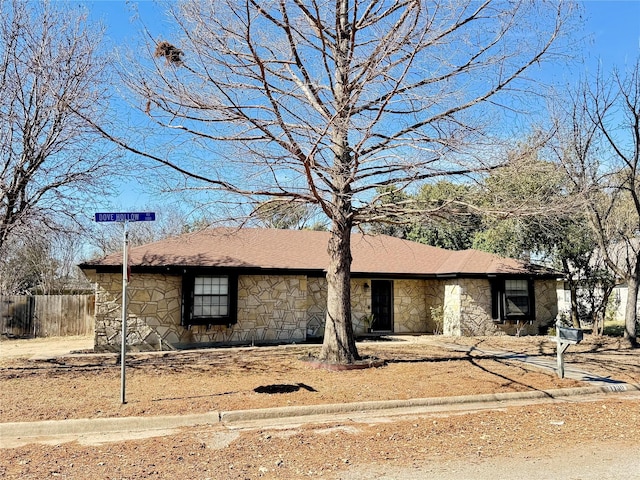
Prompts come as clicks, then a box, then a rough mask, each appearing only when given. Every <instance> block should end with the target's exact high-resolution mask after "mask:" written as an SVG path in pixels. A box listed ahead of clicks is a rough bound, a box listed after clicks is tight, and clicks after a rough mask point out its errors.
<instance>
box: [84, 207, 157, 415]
mask: <svg viewBox="0 0 640 480" xmlns="http://www.w3.org/2000/svg"><path fill="white" fill-rule="evenodd" d="M155 219H156V214H155V213H154V212H133V213H131V212H129V213H96V214H95V220H96V222H119V223H122V225H123V228H122V334H121V336H122V339H121V342H120V343H121V347H120V402H121V403H122V404H125V403H127V401H126V393H125V392H126V374H125V371H126V365H127V362H126V356H127V286H128V285H129V229H128V226H129V222H153V221H154V220H155Z"/></svg>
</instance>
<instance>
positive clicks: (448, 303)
mask: <svg viewBox="0 0 640 480" xmlns="http://www.w3.org/2000/svg"><path fill="white" fill-rule="evenodd" d="M461 310H462V287H461V286H460V285H459V284H458V281H457V280H455V281H451V282H447V283H445V285H444V305H443V312H442V315H443V318H444V327H443V333H444V334H445V335H449V336H452V337H459V336H460V335H462V318H461Z"/></svg>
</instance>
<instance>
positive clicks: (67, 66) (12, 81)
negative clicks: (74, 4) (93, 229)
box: [0, 0, 108, 250]
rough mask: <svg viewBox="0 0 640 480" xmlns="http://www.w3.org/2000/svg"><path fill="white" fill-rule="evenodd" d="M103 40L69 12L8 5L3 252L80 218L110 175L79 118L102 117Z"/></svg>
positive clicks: (1, 128)
mask: <svg viewBox="0 0 640 480" xmlns="http://www.w3.org/2000/svg"><path fill="white" fill-rule="evenodd" d="M100 38H101V34H100V32H99V31H96V30H94V29H90V28H89V26H88V25H87V24H86V21H85V19H84V18H83V17H82V15H80V14H79V12H76V11H73V10H70V9H66V8H64V5H63V4H57V3H54V4H50V3H48V2H45V3H40V2H23V1H20V0H7V1H3V2H0V112H2V113H1V118H2V120H1V121H0V250H1V249H2V247H3V245H5V243H6V242H7V241H8V239H9V237H10V236H11V235H12V234H16V235H17V234H20V233H22V234H25V232H28V228H29V227H30V226H33V225H34V224H36V223H39V224H41V225H46V226H49V227H54V226H56V225H59V224H60V223H61V220H62V219H63V218H64V217H67V216H68V217H71V218H72V217H73V215H74V214H75V213H77V212H78V211H79V210H80V208H81V206H82V204H83V203H84V202H86V201H87V200H88V198H87V196H88V195H90V194H91V193H92V192H95V191H96V185H97V183H96V179H97V176H98V175H99V174H101V173H104V172H105V170H106V168H107V167H108V165H107V164H106V160H107V159H108V157H107V154H106V153H105V150H104V147H105V144H104V142H103V141H101V139H100V138H99V137H98V136H97V135H96V134H95V133H93V132H92V129H90V127H89V125H88V124H87V123H86V122H85V121H84V120H83V119H82V118H81V117H80V116H78V115H77V114H76V112H81V113H82V114H83V115H85V116H87V117H91V118H92V119H93V120H94V121H96V122H99V119H100V117H101V115H102V113H101V110H100V105H101V104H102V100H103V99H104V98H105V97H106V95H105V90H106V85H104V84H103V83H102V82H103V81H104V77H103V75H102V72H103V68H104V62H103V60H101V59H100V57H99V56H98V53H97V48H98V45H99V43H100ZM100 145H101V146H102V150H101V149H100V148H98V147H99V146H100ZM103 184H104V182H103Z"/></svg>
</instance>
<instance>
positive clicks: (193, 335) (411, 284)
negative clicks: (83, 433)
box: [85, 271, 558, 351]
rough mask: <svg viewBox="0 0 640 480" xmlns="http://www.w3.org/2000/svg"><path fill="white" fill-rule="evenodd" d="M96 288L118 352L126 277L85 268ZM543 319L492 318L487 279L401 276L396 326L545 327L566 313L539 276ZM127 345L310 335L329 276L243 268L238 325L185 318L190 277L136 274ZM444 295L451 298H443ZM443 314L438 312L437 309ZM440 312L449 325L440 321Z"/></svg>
mask: <svg viewBox="0 0 640 480" xmlns="http://www.w3.org/2000/svg"><path fill="white" fill-rule="evenodd" d="M85 275H86V276H87V277H88V278H89V280H90V281H91V282H93V283H95V284H96V285H97V288H96V313H95V315H96V330H95V348H96V350H98V351H118V350H119V348H120V343H121V341H120V335H121V328H122V326H121V318H122V300H121V296H122V276H121V274H120V273H117V274H115V273H114V274H97V273H96V272H95V271H85ZM365 284H368V285H371V281H370V280H368V279H354V280H352V289H351V293H352V312H353V313H352V321H353V326H354V332H355V333H356V334H362V333H365V332H366V331H367V327H368V325H367V323H366V321H365V318H366V316H368V315H370V314H371V290H370V288H365ZM535 289H536V292H535V294H536V320H535V321H534V322H532V323H531V324H529V323H526V324H522V325H520V324H515V323H513V322H512V323H509V322H506V323H504V324H496V323H495V322H493V320H492V319H491V289H490V286H489V281H488V280H486V279H448V280H395V281H394V332H395V333H444V334H445V335H453V336H460V335H491V334H495V333H498V332H504V333H508V334H512V335H514V334H519V335H522V334H537V333H539V332H540V330H541V327H542V326H546V325H548V324H550V323H552V322H553V321H554V319H555V318H556V315H557V313H558V308H557V294H556V282H555V281H554V280H539V281H536V282H535ZM128 293H129V305H128V320H127V345H130V346H131V348H132V349H138V350H161V349H170V348H185V347H188V346H196V345H204V344H211V345H215V344H252V343H279V342H282V343H290V342H302V341H305V340H306V339H307V338H313V337H316V338H320V337H322V335H323V333H324V323H325V316H326V302H327V282H326V279H325V278H316V277H311V278H307V277H306V276H303V275H286V276H273V275H255V276H253V275H252V276H247V275H241V276H240V277H239V279H238V323H237V324H235V325H232V326H230V327H227V326H224V325H216V326H212V327H210V328H207V326H205V325H198V326H192V327H191V328H184V327H182V326H181V325H180V319H181V309H182V277H181V276H178V275H161V274H136V275H133V276H132V279H131V282H130V283H129V287H128ZM443 299H444V301H443ZM434 315H435V316H434ZM435 317H439V318H440V319H441V320H442V325H439V324H437V320H438V318H435Z"/></svg>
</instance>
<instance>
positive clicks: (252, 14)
mask: <svg viewBox="0 0 640 480" xmlns="http://www.w3.org/2000/svg"><path fill="white" fill-rule="evenodd" d="M569 12H570V7H569V6H567V5H566V4H565V3H564V2H558V1H553V2H546V1H535V2H533V1H529V0H516V1H509V2H506V1H492V0H486V1H480V2H478V1H476V0H440V1H420V0H401V1H375V0H367V1H363V0H351V1H349V0H334V1H325V0H319V1H308V2H306V1H300V0H292V1H284V0H283V1H278V2H276V1H267V2H258V1H255V0H245V1H235V0H233V1H232V0H226V1H225V0H220V1H186V2H183V3H181V4H179V6H176V7H175V9H174V10H173V18H174V20H175V22H176V24H177V25H178V27H179V30H180V31H181V32H182V34H183V35H182V37H180V38H177V37H176V38H162V39H158V43H157V44H156V45H152V46H151V47H150V51H149V58H152V57H153V56H154V55H153V54H154V53H156V54H158V55H160V57H159V58H157V60H156V63H155V64H152V65H148V68H146V69H140V70H138V72H137V75H133V76H130V77H128V80H127V82H128V84H129V86H130V87H131V88H132V89H133V91H135V92H137V94H138V95H139V96H140V97H141V105H143V107H142V109H143V110H146V111H147V113H148V114H149V116H150V118H151V119H153V120H154V121H156V122H157V123H158V124H160V125H163V126H166V127H167V129H166V132H167V135H168V137H167V138H170V139H171V142H172V143H173V144H175V143H176V142H179V141H181V142H184V141H185V139H191V140H192V141H193V142H194V143H195V146H196V148H194V149H193V155H194V156H197V155H198V153H196V152H206V153H200V158H201V159H203V158H206V160H207V161H206V162H205V163H197V162H194V161H193V157H192V158H185V157H184V156H182V157H167V156H164V155H162V154H161V153H158V150H155V151H153V152H149V151H148V150H147V151H146V152H145V154H146V155H147V156H149V157H152V158H154V159H156V160H158V161H159V162H161V163H164V164H167V165H170V166H171V167H173V168H174V169H175V170H177V171H179V172H181V173H184V174H187V175H190V176H191V177H192V178H193V179H195V180H197V181H204V182H205V184H207V185H208V187H209V188H211V189H222V190H225V191H227V192H232V193H237V194H241V195H244V196H245V197H249V198H252V199H254V200H256V201H260V199H262V200H264V199H265V197H266V198H269V199H273V198H278V197H280V198H289V199H295V200H297V201H301V202H308V203H311V204H315V205H316V206H317V207H318V208H320V209H321V210H322V211H323V212H324V213H325V214H326V216H327V218H328V219H329V221H330V222H331V232H332V240H331V242H330V245H329V252H330V254H331V258H332V262H331V266H330V267H329V270H328V273H327V279H328V284H329V287H328V314H327V329H326V331H325V345H324V347H323V353H322V354H321V357H323V358H325V359H330V360H335V361H339V362H344V361H347V362H348V361H351V360H353V359H354V358H355V357H357V352H356V350H355V345H354V344H353V338H352V337H353V336H352V332H351V331H350V328H351V322H350V317H351V311H350V300H349V279H350V263H351V256H350V248H349V244H350V243H349V242H350V232H351V229H352V228H353V227H354V226H356V225H358V224H360V223H362V222H366V221H368V220H371V219H372V218H381V217H383V216H384V212H382V211H381V209H382V208H383V207H384V206H385V202H380V201H375V200H376V199H375V196H376V194H375V192H376V191H380V187H383V186H385V185H395V186H396V187H397V188H399V189H401V190H402V189H404V188H406V187H407V186H409V185H411V184H412V183H413V182H415V181H417V180H424V179H428V178H436V177H440V176H451V175H456V174H464V173H468V172H473V171H479V170H482V169H485V168H487V167H489V166H491V165H492V164H493V159H492V158H491V151H490V150H489V149H488V148H484V149H483V148H482V147H480V145H481V144H483V143H485V140H486V139H485V137H484V136H483V135H485V134H487V132H488V131H490V130H491V127H492V126H495V123H496V122H497V121H498V117H497V116H496V115H497V113H498V112H499V111H500V109H501V107H503V106H510V107H512V108H515V107H516V106H517V105H519V104H518V101H517V98H518V96H524V95H527V94H529V93H532V89H531V85H532V84H531V83H528V82H526V81H525V79H524V76H525V73H527V74H528V73H529V71H530V70H532V69H534V68H535V67H536V66H537V65H538V64H539V62H541V61H542V60H545V59H546V58H547V57H552V56H553V55H554V54H557V53H559V51H558V50H557V48H558V45H559V44H560V42H559V39H560V38H561V36H562V32H563V29H564V26H565V25H564V24H565V21H566V20H567V19H568V18H569V17H570V15H569ZM163 52H164V53H163ZM176 52H179V53H178V54H176ZM121 143H123V142H121ZM471 146H473V147H474V148H473V149H471V148H470V147H471Z"/></svg>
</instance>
